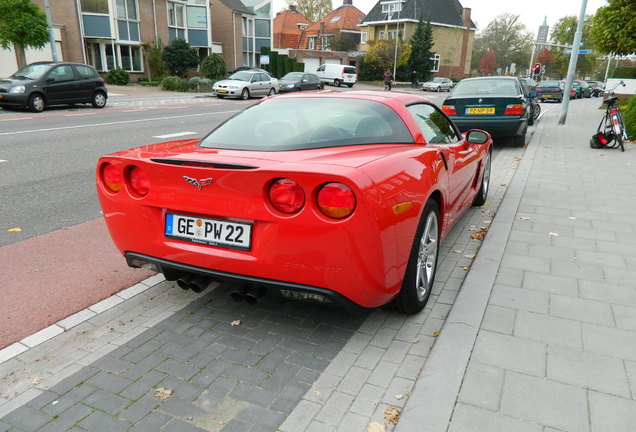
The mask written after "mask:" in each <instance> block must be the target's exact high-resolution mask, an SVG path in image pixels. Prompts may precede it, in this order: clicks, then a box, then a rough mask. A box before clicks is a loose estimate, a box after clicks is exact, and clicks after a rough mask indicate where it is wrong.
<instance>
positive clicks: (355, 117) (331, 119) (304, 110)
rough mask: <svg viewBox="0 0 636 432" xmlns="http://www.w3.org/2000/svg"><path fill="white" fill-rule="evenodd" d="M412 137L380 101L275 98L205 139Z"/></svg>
mask: <svg viewBox="0 0 636 432" xmlns="http://www.w3.org/2000/svg"><path fill="white" fill-rule="evenodd" d="M412 142H413V137H412V136H411V133H410V132H409V130H408V129H407V127H406V125H405V124H404V122H403V121H402V119H401V118H400V117H399V116H398V114H397V113H396V112H395V111H393V110H392V109H391V108H389V107H388V106H386V105H384V104H382V103H379V102H374V101H369V100H360V99H344V98H343V99H341V98H324V99H318V98H289V99H286V98H280V99H279V98H273V99H268V100H266V101H264V102H262V103H259V104H256V105H254V106H252V107H250V108H248V109H246V110H244V111H242V112H240V113H238V114H236V115H235V116H233V117H231V118H229V119H228V120H226V121H225V122H224V123H222V124H221V125H219V126H218V127H217V128H216V129H214V130H213V131H212V132H210V134H208V135H207V136H206V137H205V138H204V139H203V140H202V141H201V143H200V144H199V145H200V146H201V147H207V148H219V149H231V150H256V151H281V150H304V149H313V148H325V147H339V146H350V145H362V144H386V143H396V144H408V143H412Z"/></svg>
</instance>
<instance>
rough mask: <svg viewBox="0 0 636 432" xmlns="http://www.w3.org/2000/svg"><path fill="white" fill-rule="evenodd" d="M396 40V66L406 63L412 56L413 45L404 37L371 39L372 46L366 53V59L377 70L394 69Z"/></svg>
mask: <svg viewBox="0 0 636 432" xmlns="http://www.w3.org/2000/svg"><path fill="white" fill-rule="evenodd" d="M396 41H397V42H398V47H397V54H398V55H397V65H396V66H397V67H400V66H402V65H405V64H406V63H407V61H408V59H409V57H410V56H411V45H410V44H408V43H406V42H404V41H403V40H402V39H391V40H377V41H369V42H368V44H369V45H370V47H369V49H368V50H367V52H366V54H365V55H364V61H365V62H366V63H367V64H369V65H371V66H372V67H373V69H375V70H379V71H382V72H384V71H385V70H386V69H390V70H393V63H394V58H395V43H396Z"/></svg>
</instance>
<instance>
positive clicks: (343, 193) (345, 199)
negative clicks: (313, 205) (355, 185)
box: [317, 183, 356, 219]
mask: <svg viewBox="0 0 636 432" xmlns="http://www.w3.org/2000/svg"><path fill="white" fill-rule="evenodd" d="M317 201H318V208H320V211H321V212H323V214H324V215H325V216H328V217H330V218H332V219H344V218H346V217H347V216H349V215H351V213H353V211H354V210H355V208H356V196H355V195H354V194H353V191H352V190H351V189H350V188H349V187H348V186H347V185H344V184H342V183H327V184H326V185H324V186H323V187H322V188H321V189H320V191H318V199H317Z"/></svg>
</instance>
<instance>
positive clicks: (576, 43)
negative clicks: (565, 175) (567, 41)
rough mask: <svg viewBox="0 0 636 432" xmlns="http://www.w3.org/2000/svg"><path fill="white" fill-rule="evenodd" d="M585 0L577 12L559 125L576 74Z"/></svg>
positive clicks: (568, 101) (561, 122)
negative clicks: (577, 18)
mask: <svg viewBox="0 0 636 432" xmlns="http://www.w3.org/2000/svg"><path fill="white" fill-rule="evenodd" d="M586 7H587V0H581V11H580V12H579V22H578V23H577V25H576V33H575V34H574V42H572V54H570V65H569V66H568V76H567V79H566V80H565V88H564V89H563V100H562V101H561V115H560V117H559V124H560V125H562V124H565V119H566V118H567V116H568V106H569V105H570V89H571V88H572V81H574V72H576V61H577V60H578V58H579V48H580V47H581V38H582V37H583V22H584V21H585V8H586Z"/></svg>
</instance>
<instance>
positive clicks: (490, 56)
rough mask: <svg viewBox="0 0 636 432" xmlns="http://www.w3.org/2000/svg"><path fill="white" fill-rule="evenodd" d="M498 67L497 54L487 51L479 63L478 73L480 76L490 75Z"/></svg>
mask: <svg viewBox="0 0 636 432" xmlns="http://www.w3.org/2000/svg"><path fill="white" fill-rule="evenodd" d="M498 67H499V65H498V64H497V54H495V52H494V51H493V50H491V49H489V50H488V52H486V54H485V55H484V56H483V57H482V58H481V60H480V61H479V71H480V72H481V74H482V75H492V74H493V73H494V72H495V71H496V70H497V68H498Z"/></svg>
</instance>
